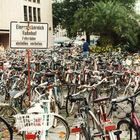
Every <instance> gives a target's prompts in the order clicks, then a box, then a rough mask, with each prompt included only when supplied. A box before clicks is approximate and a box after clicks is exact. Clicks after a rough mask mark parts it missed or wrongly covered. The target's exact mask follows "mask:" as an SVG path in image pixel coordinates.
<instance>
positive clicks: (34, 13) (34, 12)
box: [33, 7, 36, 21]
mask: <svg viewBox="0 0 140 140" xmlns="http://www.w3.org/2000/svg"><path fill="white" fill-rule="evenodd" d="M33 17H34V21H36V8H35V7H33Z"/></svg>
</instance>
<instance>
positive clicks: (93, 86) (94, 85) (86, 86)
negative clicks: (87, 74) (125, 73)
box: [78, 78, 107, 89]
mask: <svg viewBox="0 0 140 140" xmlns="http://www.w3.org/2000/svg"><path fill="white" fill-rule="evenodd" d="M104 81H107V78H104V79H102V80H101V81H99V82H98V83H97V84H93V85H91V86H90V85H82V86H79V87H78V88H91V89H92V88H96V87H97V86H99V85H100V84H102V83H103V82H104Z"/></svg>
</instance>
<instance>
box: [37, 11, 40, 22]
mask: <svg viewBox="0 0 140 140" xmlns="http://www.w3.org/2000/svg"><path fill="white" fill-rule="evenodd" d="M37 13H38V22H41V17H40V8H37Z"/></svg>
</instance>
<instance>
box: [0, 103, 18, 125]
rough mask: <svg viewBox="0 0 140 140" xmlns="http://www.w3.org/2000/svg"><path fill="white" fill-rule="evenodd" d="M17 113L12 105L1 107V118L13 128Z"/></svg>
mask: <svg viewBox="0 0 140 140" xmlns="http://www.w3.org/2000/svg"><path fill="white" fill-rule="evenodd" d="M17 112H18V111H17V110H16V109H15V108H13V107H12V106H10V105H5V106H4V105H2V106H0V116H2V117H3V118H4V119H6V120H7V121H8V124H10V125H11V126H13V124H14V123H15V119H14V117H13V115H16V114H17Z"/></svg>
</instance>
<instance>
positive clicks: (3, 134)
mask: <svg viewBox="0 0 140 140" xmlns="http://www.w3.org/2000/svg"><path fill="white" fill-rule="evenodd" d="M0 139H1V140H13V130H12V128H11V126H10V125H9V124H8V123H7V122H6V120H5V119H4V118H2V117H0Z"/></svg>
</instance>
